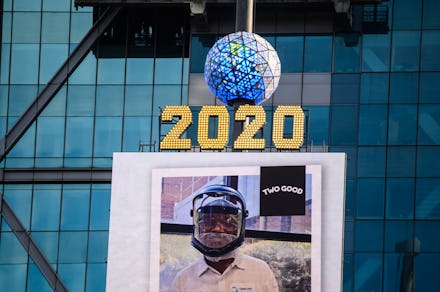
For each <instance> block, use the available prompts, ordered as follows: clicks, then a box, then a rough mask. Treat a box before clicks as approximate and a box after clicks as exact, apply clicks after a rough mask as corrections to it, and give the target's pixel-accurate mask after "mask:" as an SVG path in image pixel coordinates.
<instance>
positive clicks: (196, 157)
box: [107, 153, 345, 292]
mask: <svg viewBox="0 0 440 292" xmlns="http://www.w3.org/2000/svg"><path fill="white" fill-rule="evenodd" d="M326 173H327V174H328V176H327V177H325V176H326V175H325V174H326ZM344 182H345V155H344V154H340V153H317V154H312V153H116V154H115V156H114V165H113V178H112V201H111V210H110V211H111V212H110V214H111V215H110V236H109V255H108V266H107V290H108V291H120V290H124V291H164V292H165V291H170V287H171V283H172V282H173V279H174V277H175V276H176V274H177V273H178V272H179V271H180V270H182V269H183V268H184V267H185V266H188V265H189V264H191V263H192V262H194V261H196V260H197V259H199V258H201V257H202V256H203V255H202V254H201V253H200V252H199V251H197V250H196V249H195V248H194V247H192V245H191V235H192V231H193V218H192V217H191V215H190V214H191V209H192V208H193V205H192V203H193V198H194V194H196V193H197V192H198V191H199V190H200V189H203V188H205V187H207V186H211V185H224V186H228V187H232V188H234V189H236V190H237V191H238V192H240V193H241V194H242V195H243V197H244V198H245V202H246V209H247V211H248V217H247V218H246V225H245V226H246V233H245V236H246V238H245V241H244V243H243V244H242V246H241V247H239V249H240V252H241V253H243V254H246V255H249V256H252V257H255V258H258V259H260V260H263V261H264V262H266V263H267V264H268V265H269V267H270V268H271V270H272V272H273V273H274V275H275V278H276V280H277V283H278V287H279V289H280V291H340V290H341V289H342V288H341V287H342V285H341V279H342V255H343V251H342V247H343V240H342V237H343V210H344V188H345V183H344ZM329 219H331V220H329ZM326 230H331V232H325V231H326ZM322 242H325V243H326V244H322ZM327 243H330V244H331V245H327ZM326 266H327V267H329V270H324V269H325V267H326ZM328 275H330V276H331V277H330V278H329V277H328ZM327 283H328V284H327Z"/></svg>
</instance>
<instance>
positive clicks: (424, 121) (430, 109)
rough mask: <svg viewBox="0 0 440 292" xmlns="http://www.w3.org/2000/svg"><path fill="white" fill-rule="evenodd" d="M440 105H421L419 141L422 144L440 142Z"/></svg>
mask: <svg viewBox="0 0 440 292" xmlns="http://www.w3.org/2000/svg"><path fill="white" fill-rule="evenodd" d="M439 125H440V105H438V104H430V105H420V106H419V131H418V139H417V141H418V143H419V144H421V145H439V144H440V126H439Z"/></svg>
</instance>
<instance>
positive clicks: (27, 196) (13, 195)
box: [2, 185, 32, 231]
mask: <svg viewBox="0 0 440 292" xmlns="http://www.w3.org/2000/svg"><path fill="white" fill-rule="evenodd" d="M3 194H4V196H5V199H6V201H7V202H8V204H9V206H11V208H12V210H14V212H15V214H16V215H17V217H18V219H20V221H21V223H22V224H23V225H24V227H25V228H26V229H29V225H30V221H31V220H30V219H31V218H30V214H31V200H32V190H31V187H30V186H28V185H6V186H5V189H4V193H3ZM2 223H3V224H2V225H3V226H4V224H5V223H6V222H4V221H3V222H2ZM3 226H2V231H3V230H4V229H3Z"/></svg>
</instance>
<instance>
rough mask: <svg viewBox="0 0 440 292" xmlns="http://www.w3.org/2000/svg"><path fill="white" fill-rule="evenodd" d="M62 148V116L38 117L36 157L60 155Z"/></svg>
mask: <svg viewBox="0 0 440 292" xmlns="http://www.w3.org/2000/svg"><path fill="white" fill-rule="evenodd" d="M63 150H64V118H63V117H40V118H38V121H37V145H36V153H35V155H36V156H38V157H62V155H63Z"/></svg>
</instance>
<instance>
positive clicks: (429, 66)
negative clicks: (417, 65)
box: [421, 31, 440, 71]
mask: <svg viewBox="0 0 440 292" xmlns="http://www.w3.org/2000/svg"><path fill="white" fill-rule="evenodd" d="M439 51H440V31H424V32H423V34H422V61H421V62H422V64H421V70H423V71H430V70H436V71H438V70H440V56H439V53H438V52H439Z"/></svg>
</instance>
